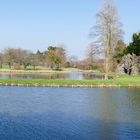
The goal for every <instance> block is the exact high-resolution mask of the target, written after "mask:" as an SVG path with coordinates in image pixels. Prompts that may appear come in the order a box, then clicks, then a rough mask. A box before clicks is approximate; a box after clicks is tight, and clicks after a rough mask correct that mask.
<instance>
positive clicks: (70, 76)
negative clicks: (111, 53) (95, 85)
mask: <svg viewBox="0 0 140 140" xmlns="http://www.w3.org/2000/svg"><path fill="white" fill-rule="evenodd" d="M109 78H112V77H110V76H109ZM0 79H66V80H84V79H87V80H90V79H104V75H96V74H94V73H83V72H80V71H72V72H67V73H44V74H41V73H39V74H38V73H32V74H22V73H20V74H14V73H1V74H0Z"/></svg>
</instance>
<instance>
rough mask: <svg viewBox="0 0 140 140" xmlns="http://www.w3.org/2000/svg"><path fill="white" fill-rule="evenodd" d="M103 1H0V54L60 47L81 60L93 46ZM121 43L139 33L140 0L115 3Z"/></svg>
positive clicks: (127, 41) (119, 0)
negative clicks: (10, 49)
mask: <svg viewBox="0 0 140 140" xmlns="http://www.w3.org/2000/svg"><path fill="white" fill-rule="evenodd" d="M102 3H103V0H0V50H1V51H2V50H3V49H4V48H6V47H16V48H18V47H20V48H23V49H27V50H31V51H33V52H36V51H37V50H40V51H45V50H47V48H48V46H57V45H60V44H63V45H64V46H65V48H66V50H67V54H68V56H71V55H74V56H77V57H78V58H79V59H83V58H84V57H85V55H86V48H87V46H88V45H89V44H90V43H91V42H92V39H91V38H89V36H88V34H89V33H90V30H91V27H92V26H94V25H95V22H96V13H97V12H98V11H99V10H100V9H101V8H102ZM116 6H117V9H118V12H119V16H120V18H121V20H120V21H121V22H122V23H123V30H124V32H125V35H124V41H125V42H126V43H129V42H130V41H131V36H132V34H133V33H134V32H138V31H140V18H139V14H140V8H139V7H140V0H116Z"/></svg>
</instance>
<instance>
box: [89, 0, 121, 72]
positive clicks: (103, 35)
mask: <svg viewBox="0 0 140 140" xmlns="http://www.w3.org/2000/svg"><path fill="white" fill-rule="evenodd" d="M96 18H97V19H96V26H94V27H93V30H92V31H91V33H90V36H92V37H93V39H94V42H95V43H96V45H97V46H98V47H99V48H100V49H103V52H104V57H105V61H104V62H105V63H104V64H105V72H106V73H108V72H111V71H112V57H113V52H114V48H115V46H116V44H117V42H118V40H121V39H122V35H123V31H122V29H121V27H122V24H121V23H120V21H119V17H118V12H117V8H116V6H115V4H114V2H113V0H105V3H104V6H103V8H102V9H101V10H100V11H99V12H98V13H97V15H96Z"/></svg>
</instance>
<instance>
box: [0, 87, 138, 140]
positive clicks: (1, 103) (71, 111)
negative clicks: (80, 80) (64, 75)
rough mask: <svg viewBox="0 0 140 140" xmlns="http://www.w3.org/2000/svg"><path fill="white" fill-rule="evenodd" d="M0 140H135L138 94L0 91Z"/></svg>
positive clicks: (118, 91)
mask: <svg viewBox="0 0 140 140" xmlns="http://www.w3.org/2000/svg"><path fill="white" fill-rule="evenodd" d="M0 140H140V89H127V88H126V89H125V88H121V89H107V88H100V89H99V88H94V89H88V88H87V89H82V88H42V87H40V88H39V87H0Z"/></svg>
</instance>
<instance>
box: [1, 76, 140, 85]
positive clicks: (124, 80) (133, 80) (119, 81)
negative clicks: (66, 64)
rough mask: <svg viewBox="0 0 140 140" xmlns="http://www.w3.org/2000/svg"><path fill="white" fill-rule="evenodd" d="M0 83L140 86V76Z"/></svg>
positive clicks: (5, 81) (4, 82) (6, 81)
mask: <svg viewBox="0 0 140 140" xmlns="http://www.w3.org/2000/svg"><path fill="white" fill-rule="evenodd" d="M0 85H13V86H50V87H53V86H56V87H59V86H60V87H140V76H126V75H121V76H118V77H116V78H114V79H110V80H39V79H38V80H37V79H36V80H15V79H12V80H0Z"/></svg>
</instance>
